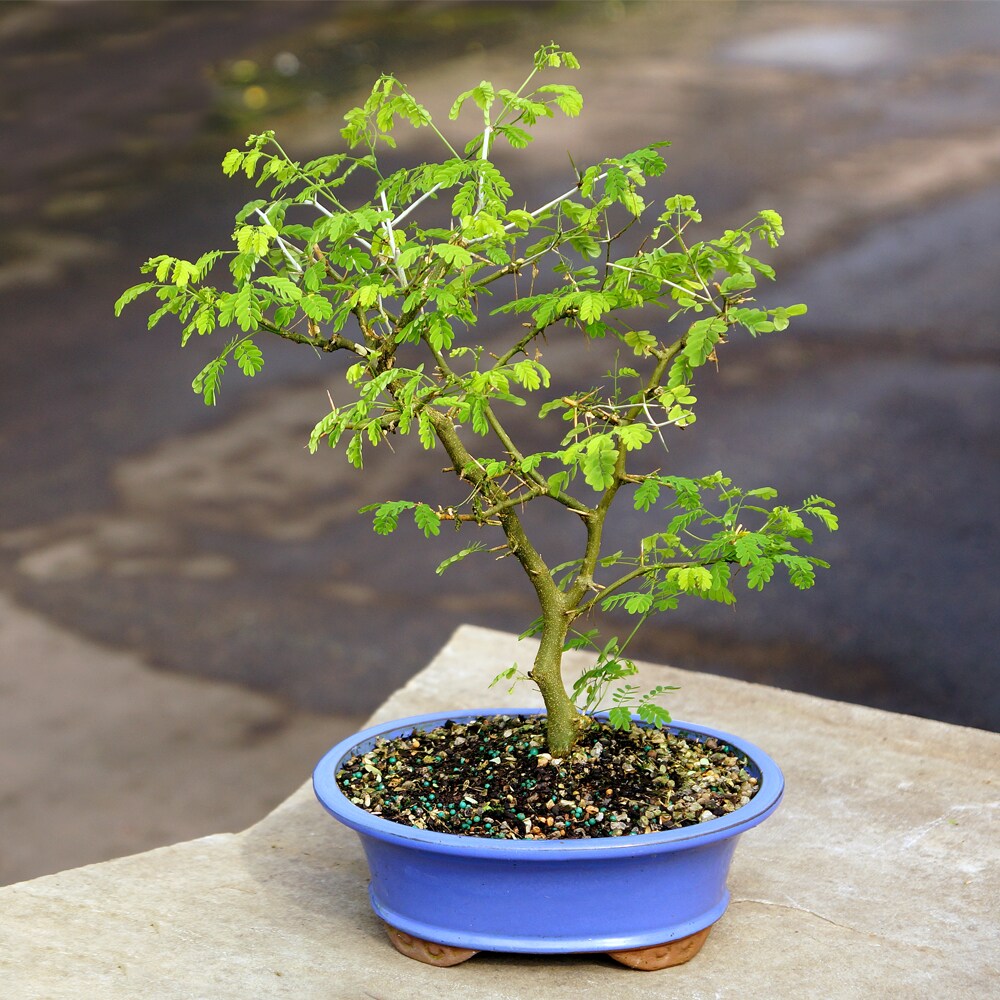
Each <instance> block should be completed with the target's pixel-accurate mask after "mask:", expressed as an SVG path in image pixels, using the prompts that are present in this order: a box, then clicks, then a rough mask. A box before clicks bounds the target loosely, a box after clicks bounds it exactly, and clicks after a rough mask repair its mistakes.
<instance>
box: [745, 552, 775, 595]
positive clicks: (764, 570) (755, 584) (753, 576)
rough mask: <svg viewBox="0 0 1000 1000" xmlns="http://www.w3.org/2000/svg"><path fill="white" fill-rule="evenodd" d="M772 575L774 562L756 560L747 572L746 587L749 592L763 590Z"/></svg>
mask: <svg viewBox="0 0 1000 1000" xmlns="http://www.w3.org/2000/svg"><path fill="white" fill-rule="evenodd" d="M773 575H774V562H773V561H772V560H771V559H763V558H762V559H758V560H757V562H755V563H754V564H753V565H752V566H751V567H750V569H749V571H748V572H747V586H748V587H749V588H750V589H751V590H763V589H764V584H765V583H767V582H768V580H770V579H771V577H772V576H773Z"/></svg>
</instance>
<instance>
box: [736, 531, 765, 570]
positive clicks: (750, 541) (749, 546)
mask: <svg viewBox="0 0 1000 1000" xmlns="http://www.w3.org/2000/svg"><path fill="white" fill-rule="evenodd" d="M763 541H764V537H763V535H759V534H757V533H756V532H753V531H744V532H742V533H741V534H739V535H737V537H736V538H735V539H734V540H733V548H734V549H735V550H736V558H737V559H738V560H739V561H740V565H741V566H747V565H749V564H750V563H752V562H755V561H756V560H757V559H759V558H760V555H761V545H762V543H763Z"/></svg>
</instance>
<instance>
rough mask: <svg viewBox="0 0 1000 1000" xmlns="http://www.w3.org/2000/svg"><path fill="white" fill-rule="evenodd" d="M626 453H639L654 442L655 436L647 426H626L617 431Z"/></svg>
mask: <svg viewBox="0 0 1000 1000" xmlns="http://www.w3.org/2000/svg"><path fill="white" fill-rule="evenodd" d="M615 433H616V434H617V435H618V438H619V440H620V441H621V443H622V444H623V445H625V450H626V451H638V450H639V449H641V448H642V446H643V445H646V444H649V442H650V441H652V440H653V434H652V432H651V431H650V429H649V428H648V427H647V426H646V425H645V424H626V425H625V426H624V427H618V428H616V429H615Z"/></svg>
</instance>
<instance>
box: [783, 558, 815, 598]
mask: <svg viewBox="0 0 1000 1000" xmlns="http://www.w3.org/2000/svg"><path fill="white" fill-rule="evenodd" d="M775 561H776V562H780V563H781V564H782V565H783V566H785V568H786V569H787V570H788V579H789V581H790V582H791V584H792V586H794V587H797V588H798V589H799V590H808V589H809V588H810V587H811V586H812V585H813V584H814V583H815V582H816V570H815V569H814V568H813V565H812V563H811V562H810V561H809V560H808V559H806V558H805V556H795V555H787V554H783V555H779V556H776V557H775Z"/></svg>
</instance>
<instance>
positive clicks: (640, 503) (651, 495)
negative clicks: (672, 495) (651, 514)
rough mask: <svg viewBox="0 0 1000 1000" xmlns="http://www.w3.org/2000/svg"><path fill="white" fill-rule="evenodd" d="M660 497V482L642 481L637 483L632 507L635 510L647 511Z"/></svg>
mask: <svg viewBox="0 0 1000 1000" xmlns="http://www.w3.org/2000/svg"><path fill="white" fill-rule="evenodd" d="M659 496H660V482H659V480H658V479H654V478H650V479H644V480H643V481H642V482H641V483H639V486H638V488H637V489H636V491H635V501H634V506H635V509H636V510H645V511H648V510H649V508H650V507H652V506H653V504H655V503H656V501H657V500H658V499H659Z"/></svg>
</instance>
